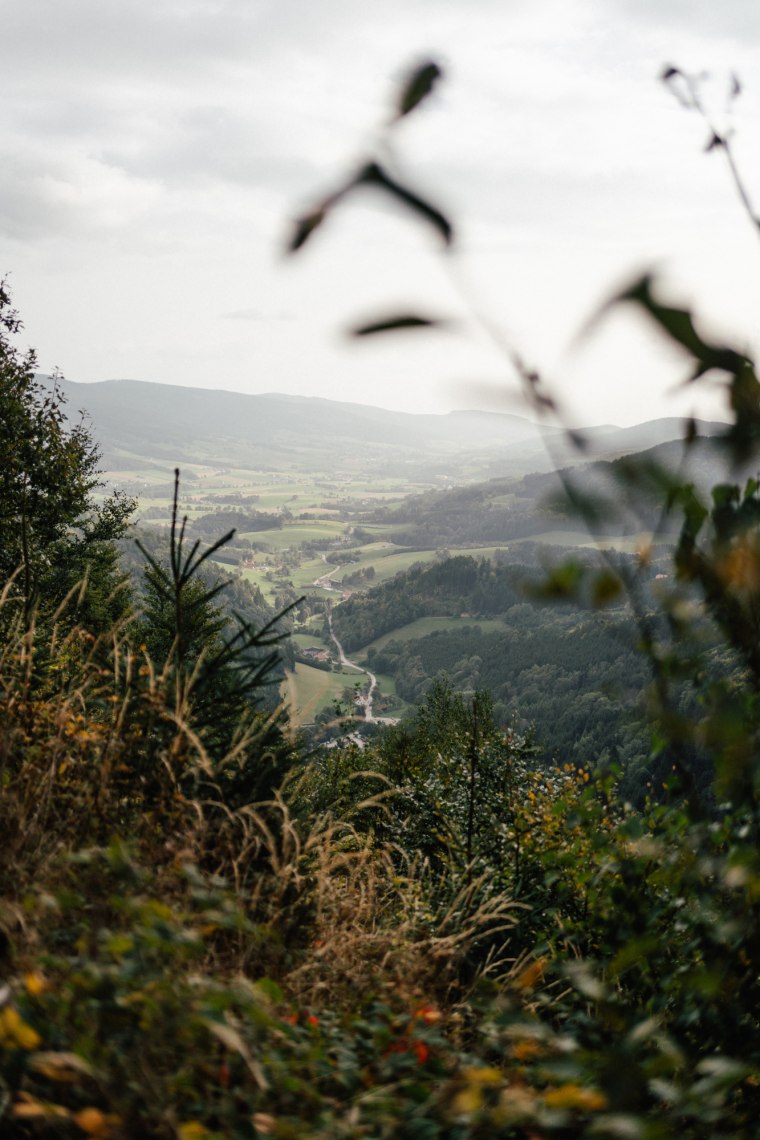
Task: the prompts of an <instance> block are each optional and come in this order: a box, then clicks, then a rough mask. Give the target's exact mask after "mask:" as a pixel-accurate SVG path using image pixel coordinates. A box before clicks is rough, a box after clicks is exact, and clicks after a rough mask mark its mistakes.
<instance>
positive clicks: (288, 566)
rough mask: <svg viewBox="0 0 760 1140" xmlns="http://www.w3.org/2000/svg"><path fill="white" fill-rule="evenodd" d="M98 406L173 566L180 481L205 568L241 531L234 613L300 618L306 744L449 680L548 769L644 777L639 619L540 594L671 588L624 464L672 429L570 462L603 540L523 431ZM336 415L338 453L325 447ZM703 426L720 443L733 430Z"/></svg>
mask: <svg viewBox="0 0 760 1140" xmlns="http://www.w3.org/2000/svg"><path fill="white" fill-rule="evenodd" d="M147 387H149V388H150V395H151V398H152V399H153V402H154V405H155V406H154V407H153V409H152V410H151V409H149V413H150V414H148V415H146V416H143V419H142V423H143V429H142V432H143V437H142V442H140V440H139V439H138V438H137V435H136V431H137V428H136V417H135V416H134V415H132V413H131V412H130V407H131V405H130V400H133V399H137V398H138V397H140V398H141V397H142V396H143V393H144V391H145V389H146V388H147ZM153 389H157V391H154V390H153ZM220 396H221V397H223V399H222V400H221V403H222V405H224V403H225V401H227V402H228V403H229V405H230V407H229V409H228V411H232V412H235V413H236V415H234V416H233V417H232V418H231V419H230V418H228V416H227V413H225V414H224V416H222V415H221V413H220V411H219V407H220ZM85 397H87V398H88V399H89V400H90V407H91V408H92V409H96V410H93V411H91V412H90V414H91V415H92V417H93V427H94V429H95V431H96V435H98V438H99V442H100V445H101V447H102V449H103V454H104V457H105V458H106V460H107V462H108V469H107V472H106V477H107V483H108V487H118V488H121V489H124V490H125V491H126V492H127V493H129V494H131V495H133V496H135V497H136V499H137V501H138V510H137V516H136V517H137V522H136V531H135V533H136V535H139V536H142V539H141V540H143V541H145V540H146V539H147V541H149V542H150V543H153V545H154V548H155V549H157V550H159V549H160V545H161V541H162V538H161V536H162V535H163V534H164V533H165V532H166V530H167V528H168V526H169V523H170V514H171V497H172V491H173V477H174V465H175V463H178V465H179V467H180V470H181V481H180V499H179V510H180V512H181V514H182V515H183V516H186V517H187V533H188V538H189V539H191V540H192V541H196V540H197V541H198V542H199V547H200V549H201V550H203V549H208V548H209V546H210V544H212V543H215V542H217V541H218V540H219V539H221V538H222V537H223V536H224V535H225V534H227V533H228V532H230V531H234V534H233V535H232V537H231V538H230V539H229V540H228V541H227V542H226V543H225V544H224V545H223V546H222V547H221V548H220V549H218V550H216V551H215V553H214V555H213V562H214V565H215V566H216V572H217V573H221V574H225V575H227V577H228V581H229V582H230V583H231V587H232V593H233V595H234V599H233V601H232V602H231V603H230V610H231V611H235V607H236V606H237V607H238V608H240V607H242V612H243V613H244V614H245V615H247V616H248V617H249V618H250V617H251V615H253V617H254V618H255V619H256V620H262V617H261V615H263V614H266V613H268V614H269V615H270V616H271V615H274V614H276V613H279V612H281V611H285V610H287V611H288V612H287V614H286V616H285V617H284V618H283V620H282V622H281V629H282V632H283V634H285V635H287V640H286V642H285V646H284V658H283V664H284V673H282V674H281V677H282V680H281V683H280V687H279V699H280V700H281V701H282V702H283V704H284V705H285V707H286V708H287V713H288V717H289V720H290V724H291V728H292V730H293V731H296V732H298V731H300V732H302V733H304V732H305V733H306V734H307V735H312V736H313V735H315V734H316V737H317V738H319V739H324V738H326V737H330V736H335V735H340V734H341V733H343V732H347V731H356V730H358V731H361V732H362V733H365V734H366V733H371V732H372V731H373V727H374V725H376V724H377V723H382V722H395V721H396V720H398V719H399V718H402V717H403V716H404V714H405V713H406V712H407V710H410V709H412V708H414V707H415V706H417V705H418V704H419V702H420V700H422V699H423V698H424V695H425V693H426V692H427V690H428V688H429V687H430V685H431V684H432V683H433V681H434V680H435V678H436V677H437V676H439V675H441V674H442V673H443V674H445V675H446V676H447V678H449V680H450V681H451V683H452V684H453V686H454V688H455V689H456V690H458V691H460V692H468V691H471V690H473V689H475V688H478V687H487V688H488V689H489V690H490V691H491V693H492V696H493V699H494V706H495V711H496V715H497V718H498V719H499V720H500V722H501V723H502V724H504V725H507V724H512V725H515V726H516V727H517V728H519V730H520V731H521V732H527V733H529V734H532V737H533V738H534V739H535V740H536V742H537V743H536V746H537V747H538V748H539V750H540V751H541V752H542V754H543V755H544V756H546V758H547V759H558V758H562V759H565V760H568V759H569V760H571V761H572V762H573V763H577V764H582V763H584V762H585V760H586V758H587V757H588V756H590V755H592V754H594V755H596V756H601V755H606V756H608V757H611V758H612V759H613V760H615V762H619V763H621V764H622V765H624V767H625V768H626V770H628V771H629V772H631V773H632V774H633V775H632V778H635V779H638V773H639V772H640V771H641V770H643V769H644V768H645V765H646V762H647V757H648V754H649V740H648V734H647V731H646V730H645V728H644V715H643V705H642V694H643V693H644V691H645V689H646V684H647V678H646V675H645V671H644V670H643V669H642V667H641V663H640V660H639V659H638V657H637V655H636V653H635V642H636V631H635V628H634V627H633V625H632V624H631V622H630V619H629V617H628V616H627V612H626V608H625V606H624V604H623V599H621V598H617V599H615V600H614V602H612V603H609V602H608V603H607V604H606V605H605V606H604V608H603V609H602V610H601V611H600V609H599V607H598V606H597V605H596V604H595V603H594V601H593V600H591V601H589V599H586V600H585V601H584V600H582V599H580V600H579V599H576V600H575V601H571V600H569V599H568V598H565V599H560V601H559V603H557V600H556V599H555V600H554V601H552V600H550V599H546V598H541V597H539V596H538V595H539V593H540V589H539V587H540V583H541V582H542V581H543V580H544V579H545V578H546V576H547V574H551V571H552V567H555V566H559V565H561V564H562V563H563V561H565V560H566V559H568V558H571V559H573V560H575V562H576V563H578V564H580V565H586V566H590V565H592V564H596V563H598V562H599V552H600V551H602V550H603V551H605V552H606V554H605V558H606V559H607V560H608V561H610V560H611V559H612V560H614V559H619V560H627V561H628V563H629V564H630V565H636V564H637V560H639V559H640V558H641V557H646V559H647V563H648V568H647V572H646V575H645V577H646V578H647V580H651V582H652V583H655V582H656V581H657V579H658V576H659V578H662V577H663V575H664V574H665V573H666V571H665V562H666V561H667V559H666V555H667V552H668V550H669V549H670V548H671V546H672V541H673V534H672V532H669V530H668V528H667V526H665V527H662V526H660V527H659V529H658V527H657V524H656V520H655V519H654V518H653V516H652V511H651V510H650V508H649V506H648V503H647V497H646V495H642V494H641V490H640V488H639V489H638V491H637V496H638V497H637V499H636V501H635V502H633V503H632V502H631V501H629V497H628V496H627V494H626V486H625V478H626V477H625V463H626V460H625V456H626V455H627V454H628V451H627V448H629V447H631V446H633V445H641V444H647V443H649V444H650V445H651V448H652V449H653V450H652V451H651V452H648V453H647V454H651V455H652V456H653V459H652V460H651V462H652V463H653V464H655V463H656V462H657V461H658V459H657V457H659V456H660V455H662V456H663V458H664V459H667V460H668V461H672V460H673V451H674V449H677V447H678V445H677V444H676V443H674V442H671V441H670V440H669V438H668V437H669V436H671V435H672V433H674V432H676V433H677V427H678V425H677V423H676V421H654V422H653V423H652V424H649V425H641V426H640V427H639V428H635V429H631V428H629V429H618V430H616V429H612V428H604V429H596V430H592V431H590V432H589V433H588V437H589V439H591V440H595V441H596V443H595V445H594V446H595V449H596V454H597V458H596V459H594V458H593V449H592V456H589V455H588V452H586V453H583V458H584V459H585V460H586V461H585V462H584V463H581V462H580V461H579V460H580V458H581V456H580V454H572V456H571V457H572V458H573V459H574V461H575V462H574V465H573V467H572V469H571V470H570V471H569V473H568V475H567V476H565V479H567V478H571V479H572V486H573V487H574V488H575V489H576V491H577V492H578V495H579V496H580V495H581V494H582V495H583V496H584V497H585V500H587V501H591V500H592V499H593V502H594V512H595V513H594V514H593V524H592V527H591V529H589V525H588V521H589V517H588V513H587V512H586V514H585V515H584V512H583V511H581V512H580V515H579V513H578V512H577V511H576V510H574V509H573V508H572V507H571V505H570V504H569V503H568V502H567V499H566V497H565V499H564V500H563V495H562V491H563V484H562V482H561V481H560V480H558V478H557V476H556V475H555V474H554V473H553V471H552V470H551V460H552V458H553V457H554V456H556V455H557V454H558V453H562V454H564V455H566V456H568V455H571V453H570V451H569V450H568V447H567V445H566V444H565V443H564V442H562V441H561V440H560V437H556V436H555V437H554V438H553V439H552V441H551V448H550V450H547V449H546V448H544V447H543V445H542V444H541V443H540V440H538V441H536V428H535V425H533V424H530V423H529V422H528V421H520V419H519V417H514V416H507V417H498V416H496V417H486V416H484V415H481V414H480V413H470V414H468V413H461V414H460V417H459V419H457V417H456V416H454V417H445V416H443V417H431V416H421V417H415V416H404V415H401V414H400V413H386V412H384V411H382V410H381V409H371V408H361V407H360V406H358V405H334V406H330V407H328V408H325V407H324V405H325V404H329V402H327V401H308V400H303V399H296V398H289V397H242V396H238V395H234V394H232V393H222V394H219V393H204V392H199V391H190V390H170V389H162V388H161V387H160V386H154V385H151V386H141V385H135V384H130V383H128V382H109V383H107V384H103V385H89V386H83V385H78V386H77V385H70V386H69V391H68V392H67V398H68V400H69V403H72V401H74V400H83V399H84V398H85ZM113 400H115V404H114V405H113V406H112V403H111V402H109V401H113ZM286 412H287V413H288V414H289V415H290V417H291V419H290V424H289V428H288V430H287V432H286V431H285V429H284V426H283V425H284V424H285V423H286V420H287V416H286ZM315 413H317V414H316V415H315ZM96 414H97V415H99V416H100V420H99V421H96V420H95V415H96ZM324 416H328V418H329V419H330V420H331V422H334V424H335V425H336V435H335V436H333V435H329V436H328V435H326V434H324V435H323V434H322V433H321V429H322V428H324V426H325V424H326V422H327V421H326V420H325V419H324ZM267 417H268V420H267ZM177 423H179V424H182V425H183V426H184V430H186V431H187V432H188V434H189V436H190V438H191V439H192V441H193V442H192V458H191V457H190V455H189V454H188V453H189V451H190V447H189V445H188V443H187V441H185V442H183V443H182V445H181V446H180V445H179V444H178V445H176V446H175V447H174V448H173V449H172V451H171V456H170V454H169V451H170V442H169V441H171V440H172V438H173V432H174V431H176V426H177ZM702 427H703V430H704V435H705V436H706V437H709V436H710V435H711V434H714V433H715V432H716V431H717V430H718V429H719V427H720V425H714V424H706V425H702ZM203 431H205V432H206V434H205V436H203V435H202V432H203ZM246 433H250V438H249V439H246ZM500 433H501V434H502V435H503V436H504V437H505V438H504V439H503V441H501V442H500V440H499V434H500ZM531 437H533V442H528V441H529V439H530V438H531ZM415 439H416V440H417V446H416V447H413V446H412V443H413V441H414V440H415ZM537 442H538V448H540V449H542V451H543V457H542V461H539V450H538V448H537V446H536V444H537ZM708 444H709V439H705V441H704V446H705V448H707V446H708ZM162 452H163V453H164V454H163V455H162ZM225 454H227V455H228V456H229V458H228V460H227V461H226V462H225V461H224V460H223V459H222V458H221V457H222V456H223V455H225ZM164 456H165V457H164ZM621 456H623V458H622V459H621V458H620V457H621ZM690 461H691V462H692V464H693V466H694V467H695V471H697V473H698V471H699V470H700V469H701V467H703V466H705V465H707V469H708V470H707V474H706V476H705V478H713V477H714V474H715V470H714V465H715V457H714V455H712V453H710V456H708V455H707V452H706V451H703V452H700V451H699V449H696V450H695V451H693V452H692V457H691V460H690ZM700 465H701V466H700ZM444 467H445V468H446V470H444ZM653 469H654V468H653ZM494 472H498V474H494ZM603 501H606V502H607V503H608V504H609V503H611V502H614V506H615V510H614V512H613V511H611V510H607V508H606V507H605V509H604V510H602V508H601V507H600V506H599V504H600V503H602V502H603ZM235 583H237V585H235ZM246 591H247V593H246ZM276 699H277V694H275V693H272V694H271V702H270V703H276Z"/></svg>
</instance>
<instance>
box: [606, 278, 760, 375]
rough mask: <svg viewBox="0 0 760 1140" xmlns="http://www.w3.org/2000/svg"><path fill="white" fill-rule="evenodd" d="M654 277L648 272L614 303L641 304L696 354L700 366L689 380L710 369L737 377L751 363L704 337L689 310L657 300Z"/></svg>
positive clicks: (669, 334)
mask: <svg viewBox="0 0 760 1140" xmlns="http://www.w3.org/2000/svg"><path fill="white" fill-rule="evenodd" d="M652 280H653V279H652V277H651V275H650V274H645V275H644V276H643V277H642V278H640V280H638V281H636V282H635V283H634V284H633V285H632V286H631V287H630V288H629V289H626V290H625V291H624V292H623V293H620V294H619V295H618V296H617V297H615V298H613V303H615V302H620V301H631V302H633V303H634V304H636V305H638V306H640V307H641V308H642V309H643V310H644V312H645V313H647V314H648V315H649V316H650V317H651V318H652V320H653V321H654V322H655V323H656V324H657V325H659V327H660V328H661V329H662V331H663V332H664V333H666V334H667V335H668V336H669V337H670V338H671V340H674V341H675V342H676V343H677V344H680V345H681V347H682V348H684V349H685V350H686V351H687V352H688V353H689V354H690V355H691V356H693V357H694V359H695V360H696V362H697V367H696V369H695V371H694V372H693V374H692V376H691V377H690V380H692V381H693V380H696V379H698V378H699V377H700V376H702V375H704V373H705V372H709V371H710V370H711V369H717V370H718V371H722V372H729V373H731V374H732V375H734V376H738V375H739V374H740V373H741V372H742V371H743V370H744V368H745V366H746V365H747V364H748V363H749V362H748V360H747V357H746V356H744V355H743V354H741V353H739V352H736V350H735V349H733V348H730V347H729V346H727V345H715V344H710V343H709V342H708V341H706V340H703V338H702V337H701V336H700V334H699V333H698V332H697V330H696V328H695V327H694V320H693V318H692V315H691V313H690V312H689V310H688V309H677V308H675V307H674V306H672V305H664V304H662V302H661V301H658V300H657V298H656V297H655V296H654V294H653V292H652Z"/></svg>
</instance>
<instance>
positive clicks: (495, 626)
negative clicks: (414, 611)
mask: <svg viewBox="0 0 760 1140" xmlns="http://www.w3.org/2000/svg"><path fill="white" fill-rule="evenodd" d="M467 625H469V626H477V627H478V629H482V630H483V632H484V633H495V632H502V633H503V632H504V622H503V621H501V620H500V619H499V618H469V617H423V618H418V619H417V620H416V621H411V622H409V624H408V625H402V626H399V628H398V629H394V630H391V632H390V633H384V634H383V635H382V637H378V638H376V639H375V640H374V641H371V642H370V643H369V645H365V646H363V647H362V648H361V649H358V650H357V651H356V653H355V655H354V656H355V658H356V659H357V660H358V661H363V660H365V659H366V656H367V650H368V649H382V647H383V646H384V645H387V644H388V642H389V641H413V640H414V639H415V638H418V637H427V635H428V634H429V633H436V632H437V631H438V630H439V629H456V628H461V627H462V626H467Z"/></svg>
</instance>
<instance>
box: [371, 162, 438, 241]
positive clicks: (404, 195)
mask: <svg viewBox="0 0 760 1140" xmlns="http://www.w3.org/2000/svg"><path fill="white" fill-rule="evenodd" d="M360 183H365V184H367V185H369V186H379V187H380V188H381V189H383V190H385V191H387V192H388V193H389V194H390V195H391V196H392V197H394V198H397V199H398V200H399V202H401V203H402V204H403V205H404V206H407V207H408V208H409V209H410V210H412V211H414V213H416V214H419V215H420V216H421V217H423V218H424V219H425V220H426V221H427V222H429V223H430V224H431V225H432V226H433V227H434V229H436V230H437V231H438V233H439V234H440V235H441V237H442V238H443V241H444V244H445V245H451V243H452V241H453V240H454V230H453V227H452V225H451V222H449V220H448V218H446V217H445V216H444V215H443V214H442V213H441V211H440V210H437V209H436V208H435V206H431V204H430V203H429V202H427V201H425V199H424V198H420V196H419V195H418V194H415V193H414V192H413V191H412V190H409V189H407V187H406V186H402V185H401V183H400V182H396V181H395V179H393V178H391V177H390V176H389V175H388V174H386V172H385V171H384V170H383V169H382V167H381V166H379V165H378V163H376V162H370V163H368V164H367V166H365V167H364V168H363V169H362V170H361V171H360V172H359V174H358V175H357V177H356V179H355V184H356V185H358V184H360Z"/></svg>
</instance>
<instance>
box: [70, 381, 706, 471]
mask: <svg viewBox="0 0 760 1140" xmlns="http://www.w3.org/2000/svg"><path fill="white" fill-rule="evenodd" d="M60 386H61V389H62V391H63V394H64V396H65V398H66V401H67V410H68V414H69V416H70V418H72V419H73V418H76V416H77V414H78V413H79V412H84V413H85V414H86V415H87V416H88V417H89V418H90V420H91V422H92V429H93V434H94V436H95V438H96V439H97V441H98V443H99V444H100V447H101V449H102V452H103V458H104V461H105V464H106V466H107V467H109V468H111V469H121V470H125V469H129V468H130V467H136V466H138V465H139V466H145V465H146V463H145V461H148V464H155V465H156V466H159V467H161V468H162V469H164V468H166V467H167V466H172V465H174V464H176V463H180V464H181V463H199V462H200V463H202V462H215V463H220V464H224V465H226V466H237V467H252V468H258V469H261V468H265V467H270V466H271V467H276V468H277V469H280V470H282V469H287V468H291V469H293V470H296V471H297V470H310V471H320V470H325V471H331V472H333V473H336V474H337V473H340V472H345V473H346V474H358V473H360V472H361V473H365V474H369V473H375V474H378V475H382V474H385V475H390V474H396V475H398V474H402V473H404V472H408V473H409V474H410V476H411V475H414V476H415V477H417V478H420V477H438V478H440V477H442V476H444V475H448V476H449V477H450V478H451V479H452V480H454V481H468V482H470V481H472V480H473V479H478V478H483V477H486V476H496V475H522V474H525V473H526V472H529V471H547V470H550V469H552V468H554V467H556V466H558V465H563V464H567V463H573V462H579V461H584V460H588V459H590V458H612V457H614V456H618V455H621V454H624V453H625V452H628V451H634V450H640V449H642V448H644V447H652V446H655V445H656V444H659V443H662V442H665V441H667V440H670V439H674V438H677V437H678V436H679V435H680V432H681V423H680V421H678V420H675V419H663V420H653V421H652V422H651V423H649V424H642V425H639V426H637V427H635V428H617V427H614V426H611V425H606V426H604V427H598V428H594V429H591V430H590V431H589V432H588V433H587V434H588V438H589V443H590V447H589V449H588V451H587V452H585V453H578V452H576V451H575V450H574V449H573V448H572V446H571V445H570V444H569V443H568V441H567V440H566V439H565V437H564V435H563V433H562V432H561V430H560V429H557V428H544V427H539V426H538V425H536V424H535V423H533V422H531V421H530V420H528V419H526V418H524V417H521V416H516V415H508V414H505V413H494V412H477V411H468V412H450V413H448V414H447V415H415V414H410V413H406V412H393V411H388V410H386V409H383V408H374V407H368V406H366V405H362V404H351V403H341V402H338V401H335V400H325V399H322V398H319V397H309V396H286V395H277V394H274V393H269V394H266V395H245V394H242V393H239V392H226V391H216V390H210V389H204V388H184V387H179V386H175V385H169V384H151V383H146V382H144V381H138V380H107V381H102V382H100V383H94V384H78V383H75V382H73V381H70V380H64V381H61V382H60ZM719 427H720V425H714V424H705V425H701V428H702V434H713V433H714V431H717V430H719Z"/></svg>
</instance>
